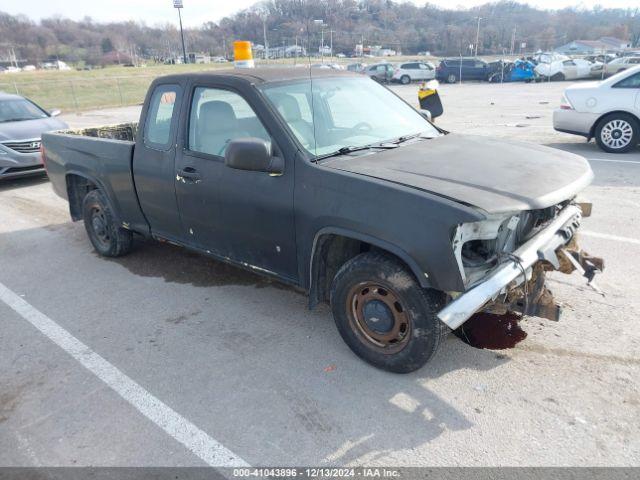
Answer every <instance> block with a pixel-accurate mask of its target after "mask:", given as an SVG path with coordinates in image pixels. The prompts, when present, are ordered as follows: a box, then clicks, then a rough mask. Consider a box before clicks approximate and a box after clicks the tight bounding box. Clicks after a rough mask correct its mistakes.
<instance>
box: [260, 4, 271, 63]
mask: <svg viewBox="0 0 640 480" xmlns="http://www.w3.org/2000/svg"><path fill="white" fill-rule="evenodd" d="M262 34H263V36H264V59H265V61H268V60H269V43H268V42H267V15H266V14H263V15H262Z"/></svg>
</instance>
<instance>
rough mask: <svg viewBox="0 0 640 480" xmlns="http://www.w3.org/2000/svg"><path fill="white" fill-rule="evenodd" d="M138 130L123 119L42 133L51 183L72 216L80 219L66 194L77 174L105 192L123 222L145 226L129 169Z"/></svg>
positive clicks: (75, 204)
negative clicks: (117, 123) (123, 121)
mask: <svg viewBox="0 0 640 480" xmlns="http://www.w3.org/2000/svg"><path fill="white" fill-rule="evenodd" d="M137 130H138V124H137V123H123V124H119V125H106V126H101V127H93V128H85V129H77V130H63V131H58V132H50V133H45V134H43V135H42V145H43V148H44V151H45V155H46V167H47V173H48V175H49V178H50V180H51V184H52V186H53V189H54V191H55V192H56V193H57V194H58V195H60V196H61V197H62V198H65V199H67V200H69V205H70V208H71V215H72V217H73V219H74V220H78V219H79V218H78V216H79V205H78V204H77V199H72V198H69V195H68V191H69V184H70V183H69V182H70V181H76V179H77V178H79V177H80V178H82V179H86V180H87V181H89V182H91V183H94V184H96V185H97V186H99V187H100V188H101V189H102V191H103V192H105V193H106V195H107V196H108V197H109V200H110V201H111V204H112V206H113V207H114V211H115V213H116V215H117V216H118V218H119V220H120V221H121V222H122V223H123V224H130V225H132V226H134V228H143V229H145V228H146V226H147V222H146V220H145V219H144V216H143V214H142V211H141V210H140V206H139V204H138V199H137V196H136V189H135V185H134V181H133V175H132V170H131V168H132V162H133V151H134V148H135V138H136V134H137ZM83 181H84V180H83Z"/></svg>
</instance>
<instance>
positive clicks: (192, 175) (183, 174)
mask: <svg viewBox="0 0 640 480" xmlns="http://www.w3.org/2000/svg"><path fill="white" fill-rule="evenodd" d="M176 180H177V181H178V182H182V183H199V182H200V180H202V176H201V175H200V173H199V172H198V171H197V170H196V169H195V168H193V167H185V168H183V169H181V170H178V174H177V175H176Z"/></svg>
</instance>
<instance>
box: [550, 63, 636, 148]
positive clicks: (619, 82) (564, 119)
mask: <svg viewBox="0 0 640 480" xmlns="http://www.w3.org/2000/svg"><path fill="white" fill-rule="evenodd" d="M553 128H555V129H556V130H558V131H560V132H565V133H572V134H574V135H582V136H584V137H587V140H591V139H592V138H595V139H596V142H597V144H598V146H599V147H600V148H601V149H602V150H604V151H605V152H609V153H623V152H628V151H630V150H631V149H633V148H634V147H635V146H636V145H638V143H639V142H640V65H639V66H636V67H633V68H630V69H629V70H625V71H623V72H620V73H618V74H616V75H614V76H612V77H610V78H608V79H606V80H603V81H601V82H589V83H582V84H576V85H572V86H570V87H569V88H567V89H566V90H565V91H564V95H563V97H562V103H561V105H560V108H558V109H556V110H555V111H554V112H553Z"/></svg>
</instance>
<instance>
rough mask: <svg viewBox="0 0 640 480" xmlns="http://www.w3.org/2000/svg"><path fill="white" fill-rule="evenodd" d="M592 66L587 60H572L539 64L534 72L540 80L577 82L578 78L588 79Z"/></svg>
mask: <svg viewBox="0 0 640 480" xmlns="http://www.w3.org/2000/svg"><path fill="white" fill-rule="evenodd" d="M593 66H594V64H593V63H592V62H589V61H588V60H582V59H580V58H574V59H568V60H558V61H555V62H551V63H539V64H538V65H537V66H536V68H535V71H536V73H537V74H538V75H539V76H541V77H542V78H548V79H550V80H578V79H580V78H590V77H591V68H592V67H593Z"/></svg>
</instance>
